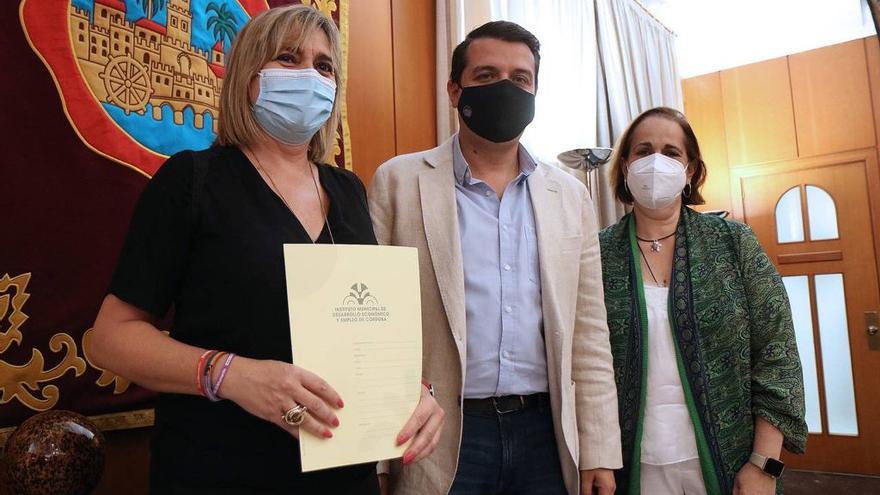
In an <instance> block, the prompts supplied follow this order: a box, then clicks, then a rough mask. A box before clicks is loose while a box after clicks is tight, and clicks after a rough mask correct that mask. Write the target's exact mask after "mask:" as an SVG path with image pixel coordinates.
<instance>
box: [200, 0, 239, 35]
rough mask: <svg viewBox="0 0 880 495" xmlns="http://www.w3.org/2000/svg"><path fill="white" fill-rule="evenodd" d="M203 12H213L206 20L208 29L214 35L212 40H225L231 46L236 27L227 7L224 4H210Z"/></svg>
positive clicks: (236, 30)
mask: <svg viewBox="0 0 880 495" xmlns="http://www.w3.org/2000/svg"><path fill="white" fill-rule="evenodd" d="M205 11H206V12H213V15H211V16H210V17H209V18H208V29H210V30H211V33H212V34H213V35H214V39H215V40H217V41H223V40H224V39H225V40H226V41H227V44H231V43H232V39H233V38H235V34H236V33H237V32H238V26H237V25H236V24H235V18H234V17H233V16H232V11H230V10H229V6H227V5H226V4H225V3H224V4H220V5H218V4H217V2H211V3H209V4H208V6H207V7H206V8H205Z"/></svg>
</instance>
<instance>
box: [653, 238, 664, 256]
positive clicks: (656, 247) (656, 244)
mask: <svg viewBox="0 0 880 495" xmlns="http://www.w3.org/2000/svg"><path fill="white" fill-rule="evenodd" d="M662 246H663V244H660V241H659V240H653V241H651V251H654V252H655V253H659V252H660V248H661V247H662Z"/></svg>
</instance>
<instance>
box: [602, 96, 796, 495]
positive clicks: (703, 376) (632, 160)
mask: <svg viewBox="0 0 880 495" xmlns="http://www.w3.org/2000/svg"><path fill="white" fill-rule="evenodd" d="M612 165H613V168H612V170H611V178H612V187H613V188H614V191H615V194H616V196H617V198H618V199H619V200H621V201H623V202H624V203H627V204H631V205H632V206H633V209H632V212H631V213H629V214H627V215H626V216H624V217H623V218H622V219H621V220H620V221H619V222H618V223H617V224H615V225H613V226H611V227H609V228H607V229H605V230H604V231H602V233H601V234H600V242H601V247H602V270H603V278H604V283H605V305H606V308H607V310H608V327H609V329H610V331H611V345H612V352H613V353H614V367H615V378H616V381H617V390H618V395H619V411H620V426H621V432H622V443H623V453H624V467H623V469H621V470H619V471H618V473H617V484H618V493H626V494H637V493H644V494H648V495H666V494H676V495H680V494H688V495H690V494H703V493H706V494H731V493H733V494H735V495H746V494H761V495H769V494H773V493H781V491H782V484H781V483H777V478H778V477H779V475H780V474H781V473H782V468H783V466H782V463H781V462H780V461H779V456H780V453H781V450H782V447H783V446H784V447H785V448H786V449H787V450H789V451H791V452H795V453H801V452H803V451H804V447H805V443H806V437H807V429H806V423H805V421H804V392H803V377H802V374H801V365H800V360H799V358H798V352H797V346H796V344H795V336H794V329H793V326H792V319H791V309H790V307H789V304H788V298H787V297H786V293H785V287H784V286H783V284H782V280H781V279H780V277H779V274H778V273H777V272H776V269H775V268H774V267H773V264H772V263H771V262H770V259H769V258H768V257H767V255H766V254H765V253H764V251H763V250H762V249H761V246H760V245H759V244H758V240H757V239H756V238H755V235H754V234H753V233H752V231H751V229H750V228H749V227H747V226H746V225H743V224H740V223H736V222H731V221H726V220H723V219H721V218H719V217H717V216H713V215H703V214H700V213H697V212H696V211H694V210H692V209H691V208H689V207H688V205H695V204H702V203H703V202H704V201H703V198H702V196H701V195H700V187H701V186H702V185H703V182H704V181H705V178H706V165H705V163H704V162H703V160H702V157H701V155H700V149H699V145H698V144H697V139H696V137H695V136H694V133H693V130H692V129H691V127H690V125H689V124H688V122H687V120H686V119H685V117H684V115H682V114H681V113H680V112H678V111H677V110H673V109H669V108H655V109H652V110H648V111H647V112H645V113H643V114H642V115H640V116H639V117H638V118H636V119H635V120H634V121H633V123H632V124H631V125H630V127H629V129H627V131H626V132H625V133H624V135H623V136H622V137H621V140H620V143H619V144H618V147H617V149H616V150H615V156H614V158H613V159H612Z"/></svg>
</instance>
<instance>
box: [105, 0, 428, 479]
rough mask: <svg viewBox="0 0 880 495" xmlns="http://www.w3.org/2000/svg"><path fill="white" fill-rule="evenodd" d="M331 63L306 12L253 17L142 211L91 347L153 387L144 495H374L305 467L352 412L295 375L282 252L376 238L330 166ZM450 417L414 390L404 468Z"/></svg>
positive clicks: (359, 470)
mask: <svg viewBox="0 0 880 495" xmlns="http://www.w3.org/2000/svg"><path fill="white" fill-rule="evenodd" d="M340 63H341V55H340V44H339V33H338V31H337V29H336V26H335V25H334V24H333V22H332V21H331V20H330V19H328V18H327V17H326V16H324V15H323V14H321V13H319V12H318V11H316V10H315V9H313V8H311V7H307V6H303V5H295V6H285V7H279V8H275V9H270V10H268V11H266V12H263V13H261V14H259V15H258V16H256V17H254V18H253V19H252V20H251V21H250V22H248V23H247V24H246V25H245V26H244V27H243V29H242V30H241V32H239V34H238V37H237V39H236V41H235V43H234V45H233V47H232V50H231V54H230V57H229V61H228V67H227V72H226V75H225V78H224V81H223V83H224V87H223V92H222V95H221V97H220V110H221V112H220V121H219V134H218V138H217V142H216V143H215V146H213V147H212V148H210V149H208V150H205V151H200V152H189V151H186V152H182V153H178V154H176V155H174V156H172V157H171V158H169V159H168V161H167V162H166V163H165V164H164V165H163V166H162V167H161V169H160V170H159V171H158V172H157V174H156V175H155V177H153V179H152V180H151V181H150V182H149V184H148V185H147V187H146V189H145V190H144V192H143V194H142V196H141V198H140V200H139V202H138V205H137V207H136V209H135V213H134V216H133V218H132V221H131V225H130V227H129V233H128V237H127V239H126V241H125V245H124V247H123V249H122V253H121V255H120V258H119V262H118V265H117V269H116V272H115V274H114V276H113V279H112V282H111V284H110V289H109V294H108V295H107V297H106V298H105V300H104V303H103V305H102V306H101V310H100V312H99V314H98V317H97V321H96V322H95V335H94V339H93V340H92V342H91V343H90V349H89V353H90V354H91V355H92V356H94V360H95V361H96V363H97V364H98V365H99V366H101V367H103V368H107V369H110V370H113V371H114V372H116V373H118V374H120V375H122V376H125V377H127V378H129V379H131V380H132V381H134V382H135V383H138V384H140V385H142V386H144V387H146V388H149V389H152V390H156V391H158V392H160V396H159V402H158V404H157V406H156V426H155V431H154V438H153V443H152V456H151V474H150V479H151V493H155V494H163V495H166V494H178V493H179V494H184V493H185V494H188V495H189V494H202V493H204V494H208V493H210V494H212V495H216V494H221V493H230V494H231V493H235V494H243V493H248V494H275V493H279V494H280V493H285V494H290V493H296V494H306V493H316V494H317V493H320V494H325V493H332V494H347V493H350V494H369V493H378V483H377V476H376V468H375V464H374V463H370V464H365V465H358V466H349V467H344V468H338V469H331V470H324V471H317V472H312V473H302V472H301V468H300V461H299V451H298V450H299V449H298V442H297V439H298V438H299V436H300V435H315V436H317V437H320V438H323V439H325V441H328V442H332V441H333V439H332V436H333V429H334V428H335V427H336V426H338V425H339V420H338V418H337V416H336V412H335V411H336V410H338V409H339V408H342V407H344V402H343V398H342V397H340V396H339V394H337V393H336V392H335V391H334V390H333V388H332V384H329V383H327V382H325V381H324V380H323V379H322V378H321V377H319V376H316V375H315V374H313V373H311V372H309V371H308V370H305V369H303V368H300V367H298V366H296V365H295V364H291V362H292V359H291V346H290V333H289V323H288V309H287V299H286V296H285V281H284V262H283V254H282V245H283V244H285V243H340V244H375V243H376V239H375V236H374V234H373V230H372V226H371V224H370V216H369V212H368V211H367V203H366V197H365V192H364V186H363V184H362V183H361V182H360V180H359V179H358V178H357V177H356V176H355V175H354V174H352V173H351V172H348V171H346V170H343V169H340V168H337V167H334V166H331V165H325V164H323V163H325V160H327V159H328V158H329V157H330V155H331V153H332V149H333V145H334V139H335V130H336V128H337V124H338V119H339V106H338V101H337V97H338V90H337V88H338V87H339V85H340V84H341V81H340ZM172 305H173V306H174V321H173V325H172V328H171V332H170V335H165V334H163V333H162V332H161V331H159V330H158V329H157V327H156V325H157V322H158V321H159V320H160V319H161V318H162V317H163V316H164V315H165V314H166V313H167V312H168V310H169V308H170V307H171V306H172ZM339 358H340V359H346V358H347V357H345V356H340V357H339ZM442 423H443V412H442V410H441V409H440V408H439V406H438V405H437V403H436V402H435V401H434V399H433V397H431V396H430V395H429V394H428V392H427V390H423V393H422V397H421V400H420V402H419V405H418V407H417V408H416V411H415V412H414V413H413V416H412V418H411V419H410V421H409V422H408V423H407V424H406V425H405V426H404V428H403V430H402V431H401V433H400V435H399V436H398V437H397V438H396V439H389V441H395V440H396V441H397V443H399V444H403V443H405V442H408V441H409V440H410V439H414V440H413V441H412V444H411V445H410V446H409V448H408V450H407V451H406V452H405V454H404V461H405V462H416V461H419V460H420V459H422V458H424V457H425V456H426V455H428V454H429V453H430V452H431V451H432V450H433V448H434V446H435V445H436V443H437V438H438V436H439V430H440V428H441V426H442Z"/></svg>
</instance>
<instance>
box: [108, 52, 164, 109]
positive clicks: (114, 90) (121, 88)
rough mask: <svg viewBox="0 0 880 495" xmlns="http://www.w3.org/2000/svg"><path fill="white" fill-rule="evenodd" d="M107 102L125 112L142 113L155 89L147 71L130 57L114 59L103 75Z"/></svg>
mask: <svg viewBox="0 0 880 495" xmlns="http://www.w3.org/2000/svg"><path fill="white" fill-rule="evenodd" d="M101 79H103V80H104V89H106V90H107V101H108V102H109V103H112V104H114V105H116V106H118V107H119V108H121V109H123V110H125V115H128V114H130V113H131V112H137V113H141V112H143V111H144V109H145V108H146V106H147V102H148V101H150V96H151V95H152V94H153V88H152V86H151V85H150V76H149V74H148V73H147V69H146V68H145V67H144V66H143V65H142V64H141V63H140V62H138V61H137V60H135V59H133V58H132V57H129V56H127V55H126V56H119V57H113V59H111V60H110V62H109V63H108V64H107V66H106V67H104V72H102V73H101Z"/></svg>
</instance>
